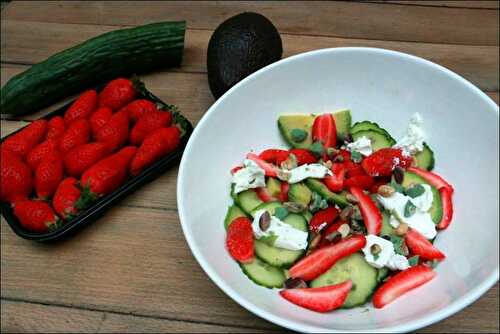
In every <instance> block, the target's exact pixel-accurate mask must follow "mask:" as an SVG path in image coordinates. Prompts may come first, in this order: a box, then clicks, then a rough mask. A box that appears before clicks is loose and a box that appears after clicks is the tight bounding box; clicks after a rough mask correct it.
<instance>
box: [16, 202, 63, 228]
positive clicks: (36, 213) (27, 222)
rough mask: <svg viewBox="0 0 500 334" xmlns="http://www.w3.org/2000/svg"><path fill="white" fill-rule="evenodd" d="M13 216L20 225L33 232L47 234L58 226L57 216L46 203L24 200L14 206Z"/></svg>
mask: <svg viewBox="0 0 500 334" xmlns="http://www.w3.org/2000/svg"><path fill="white" fill-rule="evenodd" d="M14 215H15V216H16V217H17V219H19V222H20V223H21V225H22V226H23V227H24V228H25V229H27V230H30V231H33V232H39V233H43V232H47V231H49V230H53V229H55V228H57V227H58V226H59V224H58V219H57V216H56V215H55V213H54V211H53V210H52V208H51V207H50V205H49V204H47V202H44V201H39V200H24V201H19V202H16V204H15V205H14Z"/></svg>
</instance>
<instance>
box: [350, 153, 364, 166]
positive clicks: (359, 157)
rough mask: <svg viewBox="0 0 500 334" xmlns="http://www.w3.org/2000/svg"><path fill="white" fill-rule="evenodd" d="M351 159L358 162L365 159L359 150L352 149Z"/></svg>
mask: <svg viewBox="0 0 500 334" xmlns="http://www.w3.org/2000/svg"><path fill="white" fill-rule="evenodd" d="M351 160H352V161H353V162H355V163H357V164H358V163H360V162H361V160H363V156H362V155H361V153H359V152H358V151H352V152H351Z"/></svg>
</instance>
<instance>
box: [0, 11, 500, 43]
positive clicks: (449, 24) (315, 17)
mask: <svg viewBox="0 0 500 334" xmlns="http://www.w3.org/2000/svg"><path fill="white" fill-rule="evenodd" d="M245 11H254V12H259V13H261V14H263V15H265V16H267V17H268V18H269V19H270V20H271V21H272V22H273V23H274V24H275V25H276V26H277V27H278V29H279V30H280V32H285V33H292V34H301V35H318V36H336V37H347V38H361V39H380V40H392V41H411V42H433V43H453V44H470V45H498V30H497V29H491V28H490V27H492V26H498V17H499V16H498V11H497V10H495V9H474V8H442V7H426V6H402V5H399V4H387V5H381V4H376V3H360V2H322V1H301V2H294V3H293V5H289V4H284V3H281V2H277V1H269V2H267V1H266V2H245V1H223V2H217V1H200V2H198V1H189V2H188V1H183V2H173V1H172V2H160V1H140V2H120V1H113V2H111V3H106V4H104V3H102V2H100V1H80V2H78V1H66V2H58V1H50V2H31V1H19V2H14V3H12V4H10V5H9V6H8V7H7V8H5V10H3V11H2V19H4V18H8V19H12V20H19V21H21V20H22V21H40V22H57V23H72V24H74V23H78V24H97V25H106V24H109V22H110V21H111V20H110V18H113V20H112V22H113V25H138V24H145V23H150V22H156V21H162V20H179V19H184V20H186V21H187V22H188V27H189V28H196V29H210V30H213V29H215V27H217V26H218V25H219V24H220V23H221V22H222V21H223V20H225V19H227V18H228V17H230V16H233V15H236V14H238V13H241V12H245ZM132 13H133V14H132ZM200 14H201V15H200ZM375 27H376V29H374V28H375Z"/></svg>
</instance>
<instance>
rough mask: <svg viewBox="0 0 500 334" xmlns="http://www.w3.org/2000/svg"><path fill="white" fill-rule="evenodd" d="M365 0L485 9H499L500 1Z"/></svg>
mask: <svg viewBox="0 0 500 334" xmlns="http://www.w3.org/2000/svg"><path fill="white" fill-rule="evenodd" d="M365 2H373V3H380V4H400V5H405V6H411V5H415V6H429V7H447V8H483V9H498V7H499V3H498V1H496V0H484V1H482V0H472V1H466V0H458V1H451V0H448V1H429V0H420V1H419V0H415V1H413V0H366V1H365Z"/></svg>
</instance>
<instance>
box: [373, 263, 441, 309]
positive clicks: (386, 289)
mask: <svg viewBox="0 0 500 334" xmlns="http://www.w3.org/2000/svg"><path fill="white" fill-rule="evenodd" d="M435 276H436V272H434V271H433V270H432V269H431V268H429V267H427V266H424V265H418V266H415V267H411V268H409V269H406V270H404V271H401V272H399V273H397V274H396V275H394V276H392V277H391V278H389V280H388V281H387V282H385V283H384V284H383V285H382V286H381V287H380V288H379V289H378V290H377V291H375V294H374V295H373V306H375V307H376V308H382V307H384V306H385V305H387V304H389V303H391V302H392V301H394V300H395V299H397V298H399V297H400V296H402V295H404V294H405V293H407V292H409V291H411V290H413V289H416V288H418V287H419V286H421V285H423V284H425V283H427V282H429V281H430V280H432V279H433V278H434V277H435Z"/></svg>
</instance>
